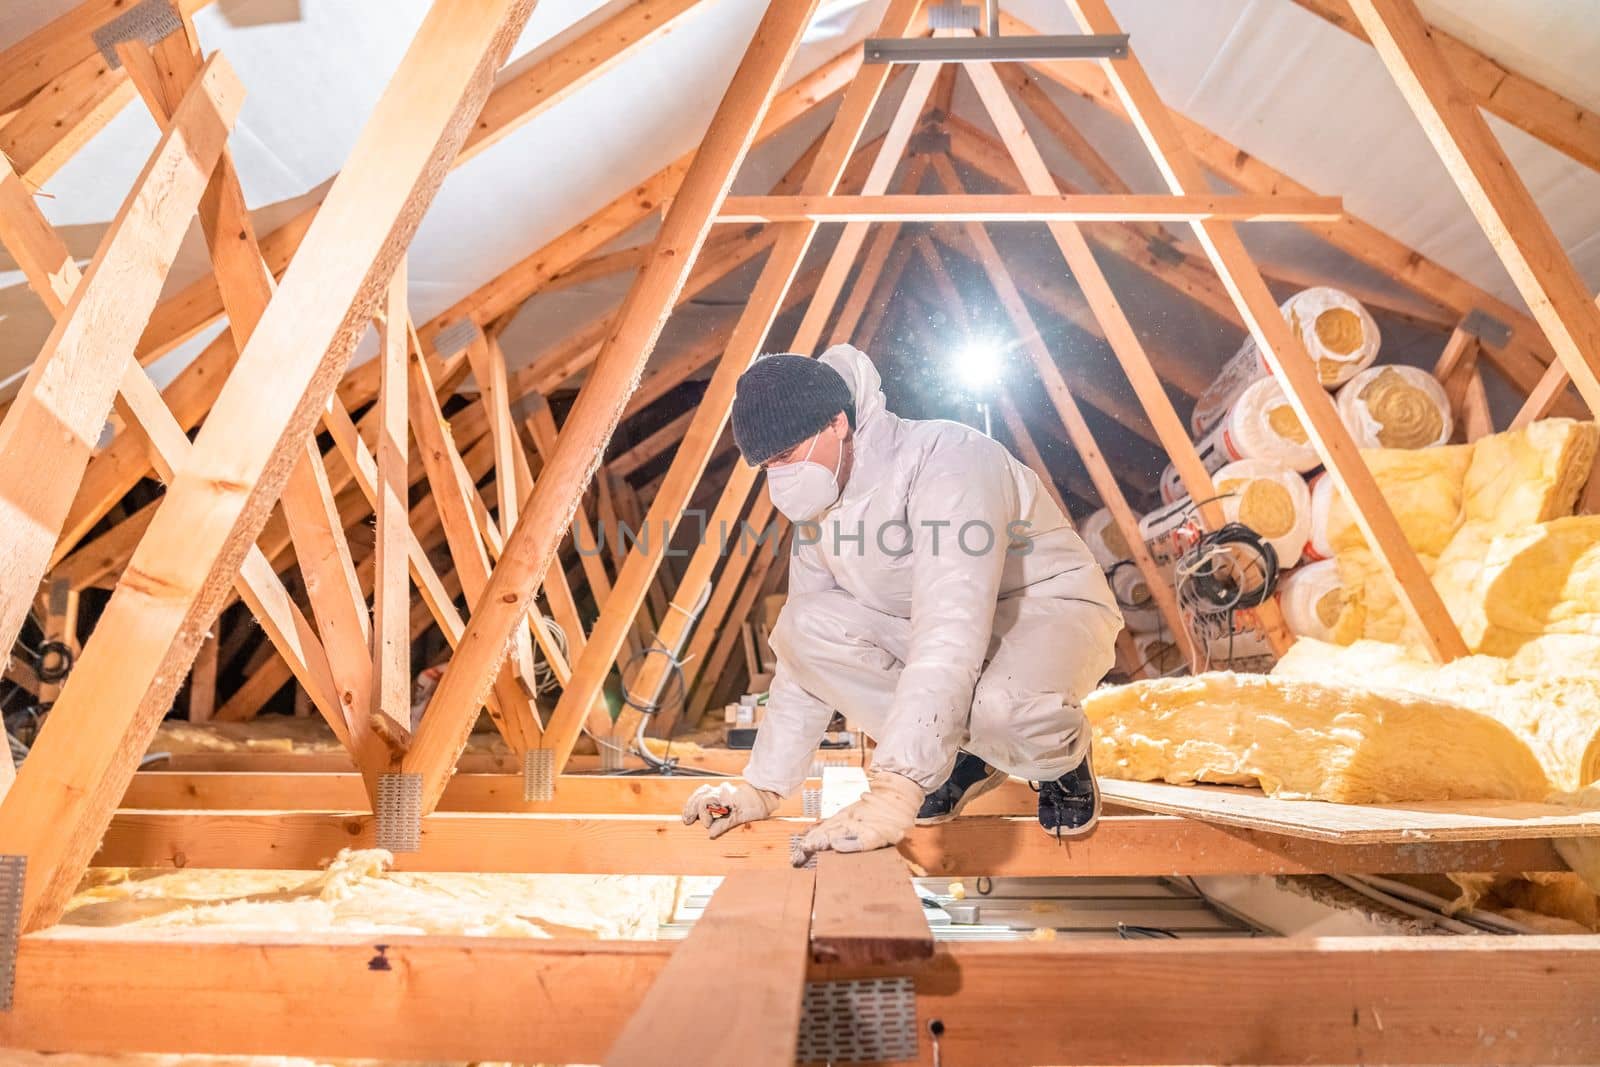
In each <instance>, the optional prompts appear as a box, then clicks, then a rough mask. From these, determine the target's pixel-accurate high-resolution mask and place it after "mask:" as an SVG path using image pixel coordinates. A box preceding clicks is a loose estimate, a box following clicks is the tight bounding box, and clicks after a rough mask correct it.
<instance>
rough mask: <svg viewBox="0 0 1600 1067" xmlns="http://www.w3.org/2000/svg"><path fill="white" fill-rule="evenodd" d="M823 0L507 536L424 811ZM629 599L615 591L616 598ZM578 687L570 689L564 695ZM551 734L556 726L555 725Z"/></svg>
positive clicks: (685, 187) (427, 765)
mask: <svg viewBox="0 0 1600 1067" xmlns="http://www.w3.org/2000/svg"><path fill="white" fill-rule="evenodd" d="M816 4H817V0H803V2H797V3H793V4H785V5H782V6H781V7H780V6H778V5H773V6H772V7H770V8H769V9H768V11H767V13H766V15H765V16H764V17H763V19H762V21H761V24H760V25H759V26H757V28H756V31H755V35H754V37H753V38H752V40H751V44H750V47H749V49H748V51H747V52H746V54H745V58H744V60H743V62H741V64H740V66H739V69H738V70H737V71H736V72H735V73H734V77H733V81H732V83H731V84H730V86H729V88H728V91H727V93H726V94H725V96H724V97H723V102H722V104H721V106H720V107H719V108H718V110H717V114H716V116H715V117H714V118H713V119H712V121H711V128H710V129H709V130H708V131H707V134H706V137H705V139H704V140H703V141H702V142H701V145H700V149H699V151H698V152H697V153H696V154H695V157H694V162H693V163H691V164H690V165H689V171H688V173H687V174H686V175H685V177H684V179H683V184H682V185H681V186H680V187H679V189H678V195H677V198H676V199H675V200H673V202H672V206H671V207H670V208H669V209H668V211H667V215H666V218H665V220H664V221H663V223H662V227H661V232H660V233H659V234H658V236H657V238H656V245H655V248H656V254H655V255H654V256H652V257H651V259H650V262H649V263H647V264H646V265H645V268H644V270H642V271H641V272H640V274H639V277H638V279H637V280H636V281H635V283H634V286H633V289H632V291H631V292H630V293H629V295H628V298H627V300H626V301H625V302H624V304H623V306H622V309H621V310H620V311H619V312H618V314H617V319H616V321H615V324H614V325H613V327H612V331H611V334H610V336H609V338H608V339H607V341H606V344H605V347H604V349H603V350H602V351H601V353H600V356H599V357H598V358H597V359H596V361H595V365H594V368H593V370H592V371H591V372H590V378H589V383H588V385H587V387H586V388H585V389H584V390H583V391H582V392H581V393H580V394H579V395H578V401H577V404H576V405H575V406H574V408H573V410H572V413H571V414H570V415H569V416H568V418H567V424H566V427H565V428H564V429H563V431H562V433H561V437H560V439H559V441H558V443H557V446H556V454H555V455H554V456H553V457H551V461H550V463H549V464H548V465H547V466H546V467H545V471H544V474H543V475H542V476H541V477H540V479H539V484H538V485H537V486H536V487H535V488H534V491H533V495H532V496H531V497H529V499H528V501H527V506H526V508H525V509H524V512H525V514H526V515H527V516H528V518H527V519H526V520H525V521H523V522H520V523H518V524H517V528H516V529H515V530H514V531H512V534H511V536H510V538H508V539H507V542H506V551H505V553H504V554H503V555H502V557H501V561H500V563H499V565H498V566H496V568H495V571H494V574H493V576H492V577H491V579H490V582H489V586H488V588H487V589H486V590H485V592H484V595H483V596H482V597H481V598H479V600H478V602H477V609H476V610H475V611H474V612H473V616H472V620H471V622H470V623H469V625H468V627H467V632H466V635H465V637H464V639H463V641H462V643H461V645H460V647H458V648H457V649H456V655H455V657H454V658H453V659H452V660H451V661H450V666H449V667H448V668H447V669H446V671H445V673H444V677H443V678H442V679H441V680H440V682H439V687H438V689H437V690H435V692H434V696H433V700H432V701H431V702H430V704H429V710H428V712H427V713H426V714H425V715H424V716H423V721H422V726H421V730H420V732H419V733H418V735H417V738H416V744H414V745H413V746H412V749H411V752H410V753H408V755H407V761H406V765H405V769H406V770H407V771H408V772H415V773H420V774H422V775H423V781H424V785H423V801H424V810H431V809H432V808H433V806H434V805H435V804H436V803H437V802H438V799H439V796H440V794H441V793H443V791H444V782H445V780H446V779H447V778H448V777H449V772H450V768H451V767H452V766H454V764H455V761H456V759H457V757H459V756H460V754H461V750H462V748H463V746H464V745H465V744H466V739H467V734H468V732H469V731H470V730H471V728H472V716H473V715H474V714H475V713H476V708H477V705H478V704H479V703H480V697H481V694H483V693H484V692H485V691H486V690H487V689H488V688H489V685H490V683H491V681H492V680H493V678H494V676H495V674H496V672H497V671H498V669H499V666H500V664H501V662H502V661H503V660H504V658H505V655H506V650H507V643H508V640H509V638H510V636H511V634H512V633H513V632H514V630H515V629H516V627H517V626H518V625H519V622H518V620H519V619H521V618H523V617H524V616H526V614H527V611H528V608H529V606H530V602H531V599H532V595H533V592H534V589H535V587H536V586H537V585H538V583H539V581H540V580H541V579H542V578H543V576H544V572H545V570H546V569H547V568H548V567H549V565H550V561H551V560H552V559H553V558H554V556H555V552H556V548H557V547H558V546H559V544H560V542H561V538H562V536H563V534H564V532H565V530H566V528H567V524H568V520H569V518H570V516H571V514H572V511H573V507H574V505H575V504H576V502H577V500H578V498H579V496H581V495H582V493H583V489H584V486H585V485H586V484H587V482H588V481H589V479H590V477H591V475H592V474H593V472H594V466H595V457H596V456H597V455H599V454H601V453H602V452H603V450H604V447H605V442H606V440H607V439H608V438H609V437H610V436H611V432H612V430H613V429H614V428H615V427H616V424H617V420H618V419H619V418H620V417H621V415H622V410H623V408H624V407H625V406H626V404H627V398H628V394H629V393H630V392H632V388H633V383H634V382H635V381H637V379H638V377H639V371H640V369H641V368H642V367H643V365H644V363H645V361H646V360H648V359H649V356H650V352H651V350H652V349H653V348H654V347H655V342H656V339H657V338H658V337H659V336H660V334H661V329H662V327H663V326H664V325H665V323H666V319H667V316H668V315H669V314H670V312H671V309H672V306H673V304H674V302H675V301H676V298H677V295H678V293H679V291H680V290H682V288H683V286H684V283H685V282H686V281H687V280H688V276H689V271H690V269H691V267H692V265H693V263H694V260H695V257H696V256H697V255H698V253H699V251H700V248H701V246H702V245H703V244H704V243H705V239H706V236H707V235H708V234H709V233H710V229H711V218H712V216H713V215H714V214H715V213H716V211H717V208H718V207H719V206H720V204H721V202H722V198H723V197H724V196H726V195H727V192H728V188H729V186H730V185H731V184H732V181H733V177H734V173H735V171H736V170H737V169H738V166H739V163H740V162H741V161H742V160H743V159H744V156H745V154H746V153H747V152H748V151H749V149H750V145H751V143H752V142H753V141H754V139H755V135H756V132H757V130H758V129H759V128H760V125H761V120H762V117H763V116H764V115H765V113H766V111H767V108H768V106H769V105H770V104H771V102H772V98H773V96H774V95H775V94H776V92H777V88H778V84H779V83H780V82H781V81H782V79H783V73H784V71H785V70H787V69H788V66H789V62H790V60H791V59H792V58H793V57H794V53H795V51H796V49H797V48H798V47H799V42H800V38H801V36H802V34H803V33H804V31H805V27H806V26H807V24H808V23H809V22H810V19H811V15H812V12H813V11H814V10H815V8H816ZM620 596H621V594H619V593H618V592H617V591H616V590H615V589H613V591H612V600H613V601H616V600H617V599H618V598H619V597H620ZM598 629H599V628H598V627H596V632H595V633H591V635H590V647H589V649H587V650H586V654H587V653H590V652H592V651H593V650H594V648H595V647H596V646H597V645H598V644H600V640H599V637H598ZM574 691H575V688H569V689H568V690H567V692H566V694H564V697H565V696H566V695H570V694H572V693H573V692H574ZM592 701H593V694H589V695H587V696H586V697H585V698H584V699H583V700H582V701H581V702H579V703H578V704H577V705H576V706H575V707H574V709H573V713H574V715H575V718H572V720H571V721H572V728H570V730H569V732H568V733H567V734H566V735H565V744H566V746H567V747H568V748H569V750H570V746H571V743H572V741H573V740H575V739H576V737H577V733H578V731H577V729H576V727H577V726H579V725H581V724H582V721H583V716H585V715H586V714H587V713H588V711H589V708H590V706H591V704H592ZM551 729H552V731H554V730H555V729H556V724H555V722H554V720H552V723H551ZM555 736H556V737H558V738H559V737H562V736H563V735H561V734H559V733H557V734H556V735H555ZM561 762H562V760H561V759H559V758H558V759H557V761H556V765H557V770H558V771H559V770H560V765H561Z"/></svg>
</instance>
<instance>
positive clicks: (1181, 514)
mask: <svg viewBox="0 0 1600 1067" xmlns="http://www.w3.org/2000/svg"><path fill="white" fill-rule="evenodd" d="M1193 510H1194V509H1193V508H1191V507H1190V506H1189V498H1188V497H1183V498H1181V499H1179V500H1175V501H1173V502H1172V503H1170V504H1167V505H1164V506H1162V507H1159V508H1157V509H1156V510H1154V511H1152V512H1150V514H1148V515H1146V516H1144V517H1143V518H1141V519H1140V520H1139V537H1140V538H1141V539H1142V540H1143V541H1144V545H1145V548H1146V549H1148V550H1149V552H1150V558H1151V559H1153V560H1155V561H1156V565H1157V566H1159V567H1160V568H1161V569H1162V570H1163V571H1165V572H1169V573H1170V572H1171V570H1172V566H1173V564H1175V563H1177V562H1178V557H1180V556H1182V555H1183V554H1184V553H1185V552H1187V551H1189V549H1191V548H1193V547H1194V545H1195V542H1196V541H1197V540H1198V539H1199V537H1200V525H1199V521H1198V520H1197V519H1196V518H1195V516H1194V514H1193Z"/></svg>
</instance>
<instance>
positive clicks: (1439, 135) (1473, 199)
mask: <svg viewBox="0 0 1600 1067" xmlns="http://www.w3.org/2000/svg"><path fill="white" fill-rule="evenodd" d="M1351 9H1352V11H1353V12H1354V13H1355V16H1356V18H1357V19H1358V20H1359V21H1360V23H1361V26H1362V28H1363V29H1365V30H1366V32H1367V36H1368V38H1370V39H1371V41H1372V45H1373V47H1374V48H1375V49H1377V52H1378V56H1379V57H1380V58H1381V59H1382V60H1383V63H1384V66H1386V67H1388V69H1389V73H1390V75H1391V76H1393V78H1394V80H1395V84H1396V85H1398V86H1399V87H1400V92H1401V95H1403V96H1404V97H1405V99H1406V103H1408V104H1410V105H1411V110H1412V111H1413V112H1414V113H1415V114H1416V116H1417V120H1418V121H1419V122H1420V123H1421V124H1422V128H1423V131H1424V132H1425V133H1426V134H1427V135H1428V140H1429V141H1431V142H1432V143H1433V147H1434V150H1435V151H1436V152H1438V154H1439V158H1440V159H1441V160H1442V161H1443V162H1444V166H1445V170H1447V171H1448V172H1449V173H1450V177H1451V179H1452V180H1454V182H1455V183H1456V188H1457V189H1459V190H1460V191H1461V196H1462V198H1463V199H1464V200H1466V202H1467V206H1468V207H1469V208H1470V209H1471V210H1472V213H1473V215H1474V216H1475V217H1476V218H1477V220H1478V225H1479V226H1481V227H1482V228H1483V232H1484V234H1485V235H1486V236H1487V237H1488V238H1489V243H1490V244H1491V245H1493V246H1494V250H1495V254H1496V255H1498V256H1499V257H1500V262H1501V263H1503V264H1504V265H1505V268H1506V272H1507V273H1508V274H1510V275H1511V280H1512V282H1514V283H1515V284H1516V286H1517V291H1518V292H1519V293H1521V294H1522V298H1523V299H1524V300H1525V301H1527V303H1528V307H1529V308H1530V309H1531V311H1532V312H1533V317H1534V318H1535V319H1536V320H1538V322H1539V325H1540V326H1541V327H1543V329H1544V332H1545V336H1546V337H1547V338H1548V339H1549V341H1550V345H1551V347H1552V348H1554V349H1555V353H1556V358H1557V359H1558V360H1559V361H1560V363H1561V366H1562V367H1563V368H1564V369H1565V370H1566V373H1567V375H1568V376H1569V377H1570V378H1571V380H1572V383H1573V385H1575V386H1576V387H1577V389H1578V393H1579V395H1580V396H1582V397H1583V400H1584V403H1585V404H1587V405H1588V406H1589V410H1590V411H1591V412H1600V308H1597V307H1596V306H1595V305H1594V304H1593V303H1592V302H1591V300H1590V294H1589V289H1588V286H1587V285H1586V284H1585V283H1584V280H1583V278H1582V277H1581V276H1580V275H1579V274H1578V271H1577V268H1575V267H1574V266H1573V265H1572V260H1571V259H1569V258H1568V257H1567V254H1566V252H1565V250H1564V249H1563V248H1562V247H1561V241H1560V239H1559V238H1557V237H1556V235H1555V231H1554V230H1552V229H1551V228H1550V223H1549V221H1548V220H1547V219H1546V218H1545V217H1544V213H1543V212H1542V211H1540V210H1539V206H1538V205H1537V204H1536V203H1534V200H1533V196H1532V194H1531V193H1529V192H1528V187H1527V186H1526V185H1525V184H1523V182H1522V179H1521V178H1519V177H1518V176H1517V172H1516V169H1515V168H1514V167H1512V165H1511V161H1510V160H1509V159H1507V158H1506V154H1505V149H1504V148H1502V147H1501V145H1500V142H1499V141H1498V140H1497V139H1496V138H1495V135H1494V132H1493V131H1492V130H1490V129H1489V124H1488V123H1487V122H1486V121H1485V120H1484V118H1483V116H1482V115H1481V114H1479V113H1478V109H1477V107H1476V106H1475V104H1474V102H1473V101H1472V100H1471V99H1470V97H1469V96H1468V95H1467V92H1466V90H1465V89H1464V88H1463V86H1462V85H1461V83H1460V81H1459V80H1458V79H1457V77H1456V75H1455V73H1454V72H1453V71H1452V70H1451V64H1450V63H1449V61H1447V60H1446V59H1445V56H1444V53H1443V51H1442V50H1441V48H1440V46H1439V43H1438V40H1437V39H1436V37H1435V36H1434V34H1433V33H1432V31H1430V29H1429V27H1428V25H1427V23H1425V22H1424V21H1423V19H1422V15H1421V14H1420V13H1419V12H1418V11H1417V9H1416V7H1415V5H1413V4H1412V3H1411V0H1352V2H1351ZM1597 133H1600V131H1597ZM1591 165H1593V164H1591ZM1552 399H1553V395H1552Z"/></svg>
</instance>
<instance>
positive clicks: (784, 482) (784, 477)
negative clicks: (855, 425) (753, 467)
mask: <svg viewBox="0 0 1600 1067" xmlns="http://www.w3.org/2000/svg"><path fill="white" fill-rule="evenodd" d="M821 436H822V435H821V434H820V433H819V434H818V435H817V436H816V437H813V438H812V439H811V447H810V448H808V449H806V454H805V456H804V457H803V458H802V459H801V460H800V461H799V462H797V463H785V464H783V465H782V466H779V467H769V468H767V494H768V495H769V496H771V497H772V506H773V507H775V508H777V509H778V510H779V511H781V512H783V514H784V516H785V517H786V518H788V519H789V521H790V522H808V521H810V520H811V519H814V518H816V517H817V516H818V515H821V514H822V513H823V512H824V511H826V510H828V507H829V506H830V505H831V504H832V503H833V502H834V501H835V500H838V499H839V493H840V487H839V466H840V464H842V463H843V462H844V448H843V447H842V446H841V447H840V449H839V460H838V462H837V463H835V464H834V469H833V470H829V469H828V468H827V467H824V466H823V465H822V464H820V463H813V462H812V461H811V453H812V452H815V451H816V449H817V441H818V440H820V439H821Z"/></svg>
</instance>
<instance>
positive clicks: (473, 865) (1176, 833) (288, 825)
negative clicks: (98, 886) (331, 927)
mask: <svg viewBox="0 0 1600 1067" xmlns="http://www.w3.org/2000/svg"><path fill="white" fill-rule="evenodd" d="M424 721H426V720H424ZM29 763H31V757H30V760H29ZM27 773H28V763H24V764H23V767H22V770H21V772H19V775H18V781H17V786H16V788H15V789H14V790H13V792H15V791H16V790H18V789H20V788H21V787H22V783H23V780H24V779H25V778H26V776H27ZM811 825H814V824H813V823H812V822H810V821H807V820H803V819H801V820H796V819H768V820H766V821H764V822H758V823H750V824H748V825H746V826H741V827H739V828H738V829H737V830H734V831H733V832H731V833H728V834H725V835H723V836H722V837H720V838H718V839H717V840H715V841H711V840H708V839H707V838H706V837H705V836H704V835H701V834H696V833H693V832H692V831H690V830H687V829H684V827H683V824H682V822H681V821H680V820H679V819H678V818H677V817H676V816H671V817H666V818H661V817H652V816H645V815H639V816H630V815H615V816H605V817H600V816H592V817H588V818H585V817H582V816H576V817H568V816H562V815H510V814H503V813H496V814H492V815H477V814H453V813H442V812H440V813H435V814H433V815H431V816H429V817H428V818H427V819H425V820H423V825H422V851H420V852H416V853H407V854H405V855H403V856H397V857H396V869H398V870H406V871H482V872H485V873H489V872H501V873H524V874H526V873H546V874H641V873H643V874H685V875H689V874H692V875H717V874H730V873H732V872H734V871H738V870H747V869H752V868H756V869H768V870H772V869H786V868H788V867H789V866H790V851H789V840H790V837H791V836H792V835H793V834H795V833H799V832H803V831H804V830H805V828H806V827H808V826H811ZM375 826H376V822H375V820H374V819H373V818H372V817H371V816H369V815H365V814H357V813H340V812H325V813H312V812H222V811H211V812H171V811H167V812H152V811H126V812H119V813H117V815H116V818H115V819H113V820H112V822H111V826H110V829H109V830H108V831H107V832H106V836H105V841H104V843H103V845H102V848H101V850H100V852H99V853H98V854H97V855H96V857H95V862H96V863H97V864H101V865H104V866H107V867H160V868H166V869H173V868H175V867H178V866H183V867H185V868H191V869H192V868H207V867H217V868H228V867H245V868H251V869H260V870H316V869H318V867H319V866H320V865H322V864H323V863H325V862H326V861H327V860H328V858H329V857H330V856H333V855H335V854H336V853H337V852H338V851H339V850H340V849H341V848H371V847H373V840H374V838H373V834H374V831H375ZM900 854H901V855H903V856H904V857H905V858H906V859H908V860H910V861H911V862H912V863H914V864H916V865H917V866H918V867H919V868H920V869H922V870H925V871H927V872H928V874H929V875H930V876H934V877H950V878H962V877H969V876H977V875H989V876H993V877H999V876H1001V875H1005V876H1016V877H1023V876H1028V877H1033V876H1046V875H1048V876H1062V875H1071V876H1073V877H1085V878H1087V877H1152V876H1159V875H1169V874H1193V875H1202V874H1327V873H1329V872H1339V873H1348V874H1363V873H1371V874H1377V873H1386V872H1387V873H1397V874H1421V873H1436V874H1442V873H1446V872H1449V871H1455V870H1461V869H1467V870H1473V871H1491V872H1492V871H1505V872H1513V873H1514V872H1518V871H1560V870H1565V869H1566V864H1565V863H1564V862H1562V860H1561V857H1560V856H1559V855H1558V854H1557V853H1556V850H1555V848H1554V846H1553V845H1551V844H1550V842H1549V841H1546V840H1540V839H1534V838H1525V839H1521V840H1516V841H1504V842H1496V841H1470V842H1465V841H1451V842H1442V843H1440V842H1427V843H1420V844H1401V845H1393V844H1356V845H1343V844H1335V843H1332V842H1326V841H1314V840H1311V839H1308V838H1296V837H1284V836H1281V835H1277V834H1270V833H1262V832H1253V831H1248V830H1240V829H1237V828H1233V827H1218V826H1213V825H1211V824H1209V823H1203V822H1198V821H1195V820H1191V819H1179V818H1175V817H1171V816H1160V815H1151V816H1120V815H1119V816H1107V817H1104V818H1102V819H1101V820H1100V823H1099V827H1098V828H1097V829H1096V831H1095V833H1094V835H1093V836H1091V837H1087V838H1081V839H1078V840H1073V841H1060V842H1058V841H1056V840H1055V839H1054V838H1053V837H1051V836H1050V835H1049V834H1046V833H1043V832H1042V831H1041V830H1040V829H1039V821H1038V820H1037V819H1036V818H1033V817H1032V816H1024V817H1021V818H1004V817H995V816H983V817H972V818H960V819H957V820H955V821H954V822H950V823H946V824H944V825H942V826H934V827H917V828H916V829H913V830H912V831H911V832H910V833H909V834H908V835H907V836H906V839H905V841H904V842H903V843H902V844H901V845H900Z"/></svg>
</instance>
